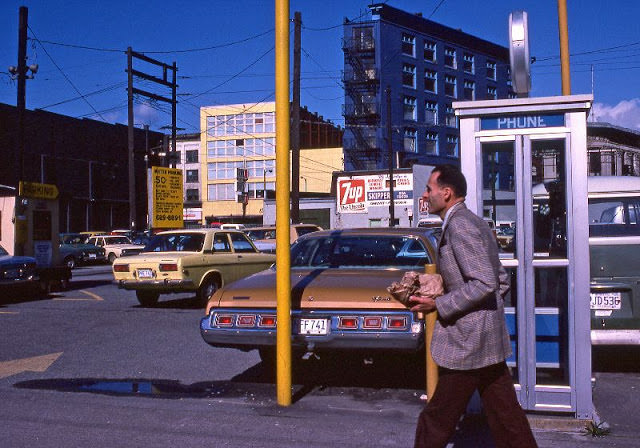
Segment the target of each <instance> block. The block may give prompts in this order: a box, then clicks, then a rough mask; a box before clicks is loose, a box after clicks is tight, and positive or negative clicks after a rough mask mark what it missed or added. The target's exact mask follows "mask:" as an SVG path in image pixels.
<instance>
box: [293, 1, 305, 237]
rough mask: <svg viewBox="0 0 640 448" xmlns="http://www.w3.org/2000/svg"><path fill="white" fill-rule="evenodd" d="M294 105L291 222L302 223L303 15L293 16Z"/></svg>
mask: <svg viewBox="0 0 640 448" xmlns="http://www.w3.org/2000/svg"><path fill="white" fill-rule="evenodd" d="M293 23H294V32H293V104H292V105H291V107H292V110H291V222H292V223H294V224H297V223H299V222H300V47H301V42H300V40H301V36H300V29H301V28H302V14H301V13H300V12H299V11H296V12H295V13H294V16H293Z"/></svg>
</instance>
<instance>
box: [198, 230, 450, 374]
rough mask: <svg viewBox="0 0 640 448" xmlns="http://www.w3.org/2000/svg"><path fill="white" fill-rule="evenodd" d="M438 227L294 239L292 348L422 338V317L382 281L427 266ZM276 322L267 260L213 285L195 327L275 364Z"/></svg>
mask: <svg viewBox="0 0 640 448" xmlns="http://www.w3.org/2000/svg"><path fill="white" fill-rule="evenodd" d="M440 231H441V230H440V229H438V228H430V229H425V228H411V229H403V228H369V229H344V230H324V231H319V232H314V233H311V234H308V235H305V236H302V237H301V238H300V239H298V241H297V242H296V243H295V244H294V245H293V246H292V248H291V282H292V284H291V310H292V344H293V347H294V349H295V352H296V353H297V354H299V355H300V354H311V353H319V354H321V353H322V352H323V351H324V352H327V351H329V352H330V351H337V350H346V351H350V352H353V353H363V352H367V353H368V354H369V353H370V354H373V353H380V352H385V351H393V352H407V353H415V352H417V351H418V350H419V349H420V347H422V346H423V344H424V340H423V339H424V335H423V332H424V325H423V321H422V320H421V319H420V318H419V317H418V315H417V314H416V313H413V312H411V311H410V310H409V309H407V308H406V307H405V306H404V305H403V304H402V303H400V302H398V301H396V300H395V299H393V298H391V297H390V295H389V293H388V292H387V289H386V288H387V287H388V286H389V285H391V283H393V282H395V281H399V280H400V279H401V278H402V276H403V274H404V273H405V272H406V271H418V272H424V265H425V264H427V263H434V260H435V247H436V244H437V237H438V235H439V232H440ZM239 298H242V300H238V299H239ZM276 325H277V322H276V267H271V268H270V269H267V270H265V271H262V272H259V273H256V274H254V275H251V276H249V277H247V278H245V279H242V280H239V281H237V282H235V283H232V284H230V285H227V286H226V287H224V288H222V289H220V290H218V291H216V293H215V294H214V295H213V296H212V297H211V299H209V302H208V304H207V307H206V315H205V317H204V318H202V320H201V322H200V334H201V336H202V338H203V339H204V341H205V342H207V343H208V344H210V345H212V346H214V347H230V348H236V349H239V350H243V351H248V350H252V349H258V350H259V352H260V356H261V358H262V359H263V361H264V362H265V364H272V363H273V361H274V351H275V345H276V331H275V329H276ZM320 356H322V355H320Z"/></svg>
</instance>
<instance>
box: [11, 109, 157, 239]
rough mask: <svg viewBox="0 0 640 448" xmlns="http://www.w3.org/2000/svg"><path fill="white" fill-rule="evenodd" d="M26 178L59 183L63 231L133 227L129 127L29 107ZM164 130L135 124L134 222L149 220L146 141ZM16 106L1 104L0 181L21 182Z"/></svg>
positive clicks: (154, 139) (141, 223) (138, 224)
mask: <svg viewBox="0 0 640 448" xmlns="http://www.w3.org/2000/svg"><path fill="white" fill-rule="evenodd" d="M24 127H25V133H24V135H25V138H24V176H23V179H22V180H24V181H27V182H39V183H47V184H54V185H56V186H57V187H58V190H59V192H60V195H59V198H58V199H59V210H60V218H59V219H60V223H59V228H60V230H61V231H62V232H79V231H86V230H105V231H107V230H112V229H116V228H120V229H122V228H127V229H128V228H129V177H128V128H127V126H125V125H121V124H109V123H104V122H100V121H95V120H89V119H86V118H85V119H77V118H73V117H67V116H64V115H59V114H55V113H51V112H46V111H42V110H33V111H32V110H26V111H25V124H24ZM162 138H163V134H162V133H159V132H154V131H148V132H147V133H145V131H144V130H143V129H138V128H135V129H134V151H133V152H134V173H135V191H136V218H135V219H136V227H138V228H139V229H144V228H145V227H146V222H147V193H146V192H147V182H146V172H145V166H146V165H147V164H149V165H153V164H158V161H157V160H156V158H155V157H154V156H152V155H151V157H150V158H149V159H148V160H146V159H145V153H146V145H145V142H146V141H148V142H152V143H153V144H155V143H156V142H162ZM17 139H18V120H17V108H16V107H14V106H10V105H7V104H0V152H1V153H2V160H3V163H0V184H5V185H11V186H16V185H17V181H18V174H17V173H19V168H18V165H19V164H18V156H17V151H18V149H17V148H18V140H17Z"/></svg>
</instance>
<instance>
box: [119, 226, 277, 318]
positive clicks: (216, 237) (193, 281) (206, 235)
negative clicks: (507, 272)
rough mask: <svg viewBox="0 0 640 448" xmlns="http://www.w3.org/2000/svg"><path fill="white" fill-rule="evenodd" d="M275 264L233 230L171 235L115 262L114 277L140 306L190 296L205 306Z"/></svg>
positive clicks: (163, 234) (272, 257)
mask: <svg viewBox="0 0 640 448" xmlns="http://www.w3.org/2000/svg"><path fill="white" fill-rule="evenodd" d="M274 262H275V255H273V254H265V253H262V252H260V251H258V249H256V247H255V245H254V244H253V242H252V241H251V240H250V239H249V238H248V237H247V236H246V235H245V234H244V233H243V232H240V231H237V230H228V229H226V230H222V229H192V230H173V231H168V232H161V233H159V234H157V235H155V236H154V237H153V238H152V239H151V240H150V241H149V243H148V244H147V245H146V246H145V248H144V249H143V251H142V252H141V253H140V254H138V255H133V256H127V257H121V258H118V259H117V260H116V261H115V262H114V264H113V275H114V277H115V280H116V283H117V284H118V287H120V288H124V289H127V290H134V291H136V297H137V298H138V301H139V302H140V304H141V305H143V306H152V305H154V304H156V303H157V301H158V298H159V296H160V294H167V293H178V292H190V291H193V292H195V293H196V297H197V299H198V300H199V302H200V303H202V304H204V303H206V301H207V300H208V299H209V297H210V296H211V295H212V294H213V293H214V292H215V291H216V290H217V289H218V288H221V287H223V286H224V285H226V284H228V283H231V282H233V281H235V280H238V279H240V278H243V277H246V276H248V275H251V274H253V273H255V272H258V271H262V270H264V269H266V268H268V267H269V266H271V265H272V264H273V263H274Z"/></svg>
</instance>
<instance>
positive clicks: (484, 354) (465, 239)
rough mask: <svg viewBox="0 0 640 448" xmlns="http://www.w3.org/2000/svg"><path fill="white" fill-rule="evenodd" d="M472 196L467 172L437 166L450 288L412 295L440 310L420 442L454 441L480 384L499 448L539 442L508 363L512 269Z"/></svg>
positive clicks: (441, 251) (432, 198)
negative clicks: (433, 379)
mask: <svg viewBox="0 0 640 448" xmlns="http://www.w3.org/2000/svg"><path fill="white" fill-rule="evenodd" d="M466 194H467V182H466V180H465V178H464V175H463V174H462V172H461V171H460V170H459V169H458V168H457V167H455V166H453V165H439V166H437V167H435V168H434V169H433V171H432V172H431V175H430V177H429V181H428V183H427V188H426V191H425V192H424V193H423V198H424V199H425V200H426V201H427V202H428V204H429V212H430V213H437V214H439V215H440V217H441V218H442V220H443V223H442V237H441V239H440V242H439V244H438V258H439V269H440V275H441V276H442V279H443V282H444V286H445V294H444V295H442V296H440V297H438V298H437V299H436V298H434V297H421V296H413V297H411V299H410V301H411V303H412V304H413V305H414V306H413V307H412V308H411V310H412V311H422V312H430V311H434V310H437V311H438V321H437V322H436V326H435V329H434V333H433V340H432V343H431V354H432V356H433V359H434V361H435V362H436V363H437V364H438V366H439V376H440V378H439V381H438V385H437V387H436V390H435V392H434V394H433V396H432V397H429V398H430V400H429V403H428V404H427V406H426V407H425V409H424V410H423V411H422V412H421V413H420V416H419V418H418V426H417V429H416V439H415V447H444V446H446V444H447V442H448V441H449V439H450V437H451V436H452V435H453V433H454V431H455V429H456V424H457V423H458V421H459V419H460V417H461V416H462V414H463V413H464V411H465V409H466V407H467V404H468V402H469V400H470V398H471V395H472V394H473V393H474V391H475V390H478V392H479V393H480V397H481V398H482V403H483V407H484V411H485V414H486V416H487V421H488V423H489V427H490V428H491V433H492V435H493V438H494V442H495V444H496V446H497V447H498V448H501V447H514V448H515V447H517V448H528V447H537V444H536V441H535V439H534V438H533V434H532V432H531V428H530V427H529V422H528V421H527V417H526V415H525V413H524V411H523V410H522V408H521V407H520V404H519V403H518V399H517V397H516V393H515V389H514V387H513V380H512V378H511V375H510V374H509V370H508V369H507V364H506V362H505V359H506V358H508V357H509V356H510V355H511V344H510V342H509V334H508V333H507V329H506V325H505V317H504V300H503V296H504V294H506V293H507V291H508V290H509V283H508V274H507V273H506V271H505V270H504V268H503V267H502V265H501V264H500V259H499V257H498V246H497V243H496V240H495V236H494V235H493V232H492V231H491V229H490V228H489V226H488V225H487V223H486V222H485V221H484V220H483V219H482V218H480V217H478V216H477V215H475V214H474V213H473V212H471V211H470V210H468V209H467V207H466V206H465V204H464V198H465V196H466Z"/></svg>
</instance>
